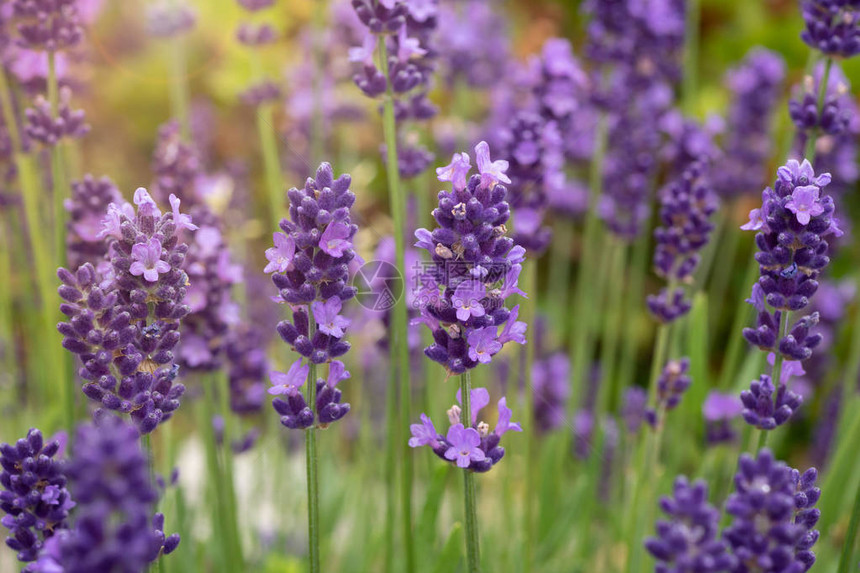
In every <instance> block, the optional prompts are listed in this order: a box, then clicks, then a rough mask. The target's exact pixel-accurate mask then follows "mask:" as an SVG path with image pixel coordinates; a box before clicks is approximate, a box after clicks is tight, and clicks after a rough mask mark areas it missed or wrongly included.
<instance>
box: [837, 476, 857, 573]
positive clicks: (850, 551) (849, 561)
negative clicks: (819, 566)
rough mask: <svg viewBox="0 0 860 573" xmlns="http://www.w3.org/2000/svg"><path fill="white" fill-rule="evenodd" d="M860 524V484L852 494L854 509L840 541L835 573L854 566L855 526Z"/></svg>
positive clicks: (845, 570)
mask: <svg viewBox="0 0 860 573" xmlns="http://www.w3.org/2000/svg"><path fill="white" fill-rule="evenodd" d="M858 524H860V486H858V488H857V493H856V494H855V495H854V509H853V510H852V511H851V520H850V521H849V522H848V531H847V532H846V534H845V540H844V541H843V542H842V556H841V557H840V558H839V569H838V571H837V573H848V572H849V571H851V569H853V568H855V567H856V566H855V565H854V563H855V561H854V546H855V545H856V544H857V528H858Z"/></svg>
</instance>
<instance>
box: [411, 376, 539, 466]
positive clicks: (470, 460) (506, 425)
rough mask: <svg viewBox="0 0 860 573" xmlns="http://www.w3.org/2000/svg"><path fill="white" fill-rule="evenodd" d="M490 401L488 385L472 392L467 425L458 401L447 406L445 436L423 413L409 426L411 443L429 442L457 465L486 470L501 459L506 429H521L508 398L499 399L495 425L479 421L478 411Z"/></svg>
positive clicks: (437, 451)
mask: <svg viewBox="0 0 860 573" xmlns="http://www.w3.org/2000/svg"><path fill="white" fill-rule="evenodd" d="M461 398H462V396H461V394H460V391H459V390H458V391H457V402H459V403H462V400H461ZM489 403H490V393H489V392H487V389H486V388H475V389H473V390H472V391H471V392H470V405H471V410H472V419H471V420H469V421H467V423H468V424H469V425H468V427H467V426H466V425H465V424H464V423H463V422H462V421H461V419H460V414H461V409H460V406H457V405H456V404H455V405H454V406H451V409H450V410H448V420H449V421H450V422H451V427H450V428H448V433H447V434H446V435H445V436H442V434H439V433H437V432H436V427H435V426H434V425H433V421H432V420H431V419H430V418H428V417H427V415H426V414H421V423H420V424H412V425H411V426H410V427H409V428H410V430H411V432H412V437H411V438H410V439H409V446H410V447H413V448H418V447H421V446H430V447H431V448H432V449H433V453H434V454H436V455H437V456H439V457H440V458H442V459H443V460H447V461H449V462H452V463H454V464H455V465H456V466H457V467H459V468H463V469H468V470H471V471H473V472H476V473H484V472H488V471H490V469H491V468H492V467H493V466H494V465H496V464H497V463H499V461H500V460H501V459H502V458H503V457H504V456H505V448H503V447H501V446H500V445H499V442H500V441H501V439H502V436H503V435H505V432H508V431H511V430H513V431H515V432H522V431H523V429H522V428H521V427H520V425H519V424H517V423H516V422H511V410H510V408H508V406H507V399H506V398H502V399H501V400H499V403H498V409H499V419H498V422H497V423H496V427H495V428H494V429H493V431H492V432H490V426H489V424H487V423H486V422H483V421H481V422H478V413H479V412H480V411H481V410H482V409H483V408H484V407H485V406H487V405H488V404H489Z"/></svg>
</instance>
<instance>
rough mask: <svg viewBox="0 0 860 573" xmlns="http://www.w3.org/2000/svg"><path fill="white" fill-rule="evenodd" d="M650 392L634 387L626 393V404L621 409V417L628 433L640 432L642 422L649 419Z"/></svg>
mask: <svg viewBox="0 0 860 573" xmlns="http://www.w3.org/2000/svg"><path fill="white" fill-rule="evenodd" d="M647 409H648V392H647V391H646V390H645V389H644V388H642V387H640V386H632V387H630V388H628V389H627V390H626V391H625V392H624V403H623V405H622V407H621V417H622V418H623V419H624V425H625V426H626V427H627V431H628V432H630V433H635V432H638V431H639V428H640V427H641V426H642V422H644V421H645V419H646V417H647Z"/></svg>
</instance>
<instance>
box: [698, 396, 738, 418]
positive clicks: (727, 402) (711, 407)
mask: <svg viewBox="0 0 860 573" xmlns="http://www.w3.org/2000/svg"><path fill="white" fill-rule="evenodd" d="M742 411H743V404H742V403H741V401H740V400H738V397H737V395H735V394H731V393H729V394H724V393H722V392H717V391H716V390H712V391H711V392H709V393H708V396H707V398H705V402H704V403H703V404H702V415H703V416H704V417H705V420H707V421H709V422H712V421H718V420H731V419H732V418H736V417H737V416H739V415H740V414H741V412H742Z"/></svg>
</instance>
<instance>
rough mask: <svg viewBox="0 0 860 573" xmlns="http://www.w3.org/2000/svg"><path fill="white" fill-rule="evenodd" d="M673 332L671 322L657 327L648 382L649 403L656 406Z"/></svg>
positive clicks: (671, 288) (670, 290)
mask: <svg viewBox="0 0 860 573" xmlns="http://www.w3.org/2000/svg"><path fill="white" fill-rule="evenodd" d="M672 290H673V287H672V285H670V286H669V292H672ZM671 330H672V323H671V322H664V323H660V326H659V327H657V343H656V346H655V347H654V355H653V357H652V359H651V375H650V377H649V379H648V380H649V382H648V403H649V404H654V400H655V399H656V394H657V379H658V378H659V377H660V372H661V371H662V369H663V366H664V365H665V363H666V352H667V350H668V348H669V334H670V331H671Z"/></svg>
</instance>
